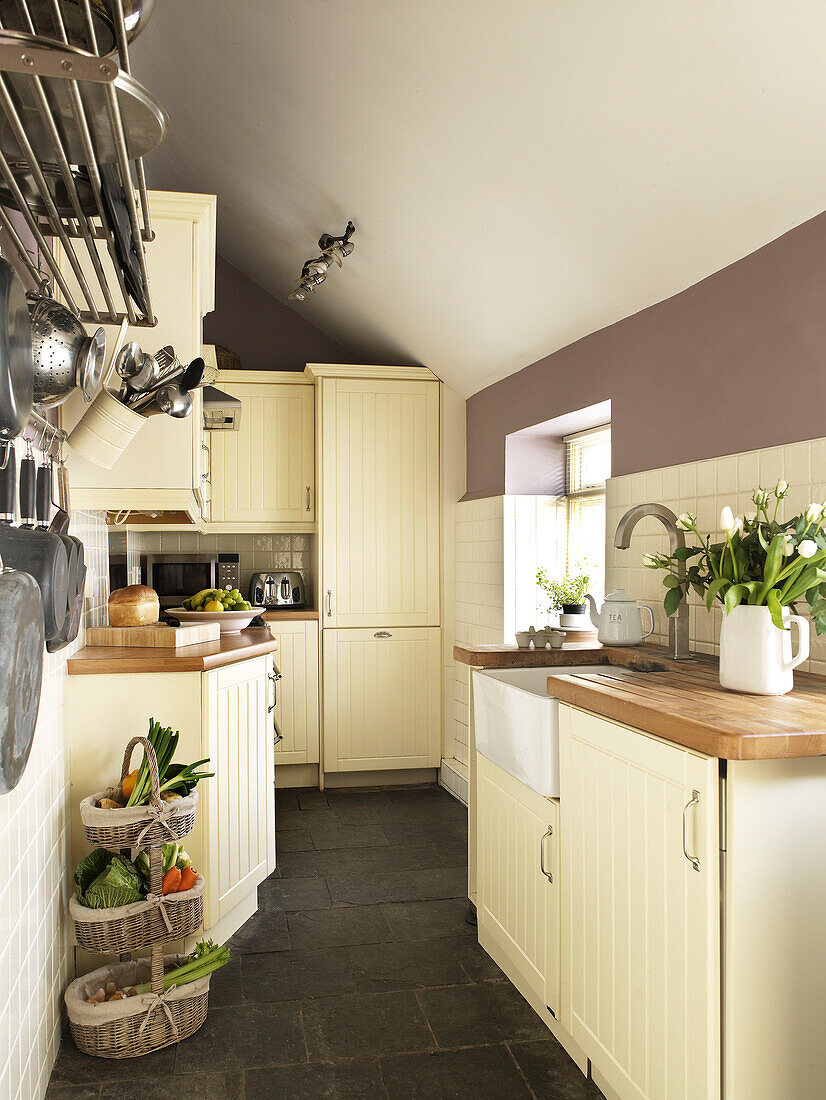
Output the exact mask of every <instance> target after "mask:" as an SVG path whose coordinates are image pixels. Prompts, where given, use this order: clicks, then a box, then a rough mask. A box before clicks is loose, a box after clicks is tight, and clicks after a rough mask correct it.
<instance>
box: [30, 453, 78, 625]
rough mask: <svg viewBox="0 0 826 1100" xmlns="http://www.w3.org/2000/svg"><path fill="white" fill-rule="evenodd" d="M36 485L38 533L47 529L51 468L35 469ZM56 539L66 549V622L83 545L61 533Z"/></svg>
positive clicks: (50, 505) (50, 496) (76, 587)
mask: <svg viewBox="0 0 826 1100" xmlns="http://www.w3.org/2000/svg"><path fill="white" fill-rule="evenodd" d="M36 478H37V485H36V493H35V496H36V502H35V512H36V513H37V527H38V530H40V531H47V530H48V529H49V513H50V511H51V507H52V468H51V466H49V465H46V463H43V464H42V465H41V466H38V467H37V474H36ZM55 534H57V536H58V538H59V539H60V540H61V542H62V543H63V545H64V546H65V547H66V556H67V559H68V562H69V574H68V583H67V589H68V592H69V609H68V612H67V620H68V618H69V617H71V614H72V608H73V606H74V599H75V596H76V595H77V593H78V590H79V584H78V581H79V574H80V563H79V561H78V547H80V548H81V549H82V547H83V543H82V542H81V541H80V539H75V538H73V537H72V536H71V535H67V534H64V533H63V532H62V531H56V532H55Z"/></svg>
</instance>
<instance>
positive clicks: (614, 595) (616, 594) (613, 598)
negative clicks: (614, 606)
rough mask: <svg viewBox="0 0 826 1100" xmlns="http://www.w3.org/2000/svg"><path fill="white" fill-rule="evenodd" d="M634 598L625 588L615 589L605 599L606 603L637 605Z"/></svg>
mask: <svg viewBox="0 0 826 1100" xmlns="http://www.w3.org/2000/svg"><path fill="white" fill-rule="evenodd" d="M636 602H637V601H636V599H635V598H634V597H633V596H629V595H628V593H627V592H626V591H625V589H624V588H615V589H614V591H613V592H609V593H608V595H607V596H606V597H605V603H636Z"/></svg>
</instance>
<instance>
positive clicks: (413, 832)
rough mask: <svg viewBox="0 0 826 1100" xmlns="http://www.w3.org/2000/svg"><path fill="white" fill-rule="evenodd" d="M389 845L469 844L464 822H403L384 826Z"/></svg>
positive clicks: (389, 823)
mask: <svg viewBox="0 0 826 1100" xmlns="http://www.w3.org/2000/svg"><path fill="white" fill-rule="evenodd" d="M382 829H383V830H384V834H385V836H386V837H387V842H388V844H407V845H411V844H443V843H449V842H451V841H457V840H460V841H464V842H465V843H467V824H466V823H465V822H464V821H423V820H422V821H402V822H398V823H395V822H386V823H385V824H383V825H382Z"/></svg>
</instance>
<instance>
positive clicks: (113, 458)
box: [69, 389, 147, 470]
mask: <svg viewBox="0 0 826 1100" xmlns="http://www.w3.org/2000/svg"><path fill="white" fill-rule="evenodd" d="M146 422H147V421H146V417H145V416H143V415H142V414H141V413H137V412H135V410H134V409H127V407H126V405H124V404H123V402H122V401H118V399H117V398H116V397H114V396H113V395H112V394H111V393H109V391H108V390H106V389H102V390H101V391H100V392H99V393H98V395H97V397H96V398H95V399H94V401H93V402H92V404H91V405H90V406H89V408H88V409H87V410H86V414H85V416H84V417H83V419H82V420H80V421H78V423H77V424H76V425H75V427H74V428H73V429H72V431H71V433H70V435H69V446H70V447H71V448H72V450H73V451H75V452H76V453H77V454H79V455H80V456H81V457H82V458H85V459H88V461H89V462H94V464H95V465H96V466H100V467H102V469H104V470H111V469H112V467H113V466H114V465H115V463H116V462H117V460H118V459H119V458H120V456H121V455H122V454H123V452H124V451H125V450H126V448H127V446H128V445H129V444H130V443H131V442H132V440H133V439H134V438H135V436H136V435H137V434H138V432H139V431H140V430H141V428H142V427H143V426H144V424H146Z"/></svg>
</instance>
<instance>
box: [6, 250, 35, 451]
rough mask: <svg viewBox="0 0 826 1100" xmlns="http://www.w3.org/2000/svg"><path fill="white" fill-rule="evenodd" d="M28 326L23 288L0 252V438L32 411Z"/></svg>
mask: <svg viewBox="0 0 826 1100" xmlns="http://www.w3.org/2000/svg"><path fill="white" fill-rule="evenodd" d="M33 393H34V387H33V378H32V329H31V321H30V320H29V311H28V309H27V307H26V292H25V291H24V289H23V284H22V283H21V281H20V279H18V277H17V275H16V274H15V272H14V268H13V267H12V266H11V264H10V263H9V262H8V261H7V260H4V259H3V258H2V257H1V256H0V441H2V440H10V439H13V438H14V437H15V436H16V435H19V434H20V433H21V432H22V431H23V429H24V428H25V426H26V424H27V422H28V419H29V415H30V413H31V411H32V400H33Z"/></svg>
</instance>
